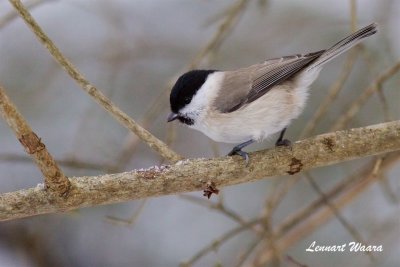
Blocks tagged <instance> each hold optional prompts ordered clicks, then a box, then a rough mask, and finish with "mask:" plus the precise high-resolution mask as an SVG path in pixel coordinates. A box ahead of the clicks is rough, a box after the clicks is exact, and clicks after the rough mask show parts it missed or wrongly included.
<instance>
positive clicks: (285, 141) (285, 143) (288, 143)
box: [275, 139, 292, 146]
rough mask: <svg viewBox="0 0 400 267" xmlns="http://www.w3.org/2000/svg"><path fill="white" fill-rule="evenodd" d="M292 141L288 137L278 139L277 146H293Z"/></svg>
mask: <svg viewBox="0 0 400 267" xmlns="http://www.w3.org/2000/svg"><path fill="white" fill-rule="evenodd" d="M291 145H292V142H291V141H290V140H288V139H283V140H277V141H276V143H275V146H291Z"/></svg>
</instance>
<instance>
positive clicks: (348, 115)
mask: <svg viewBox="0 0 400 267" xmlns="http://www.w3.org/2000/svg"><path fill="white" fill-rule="evenodd" d="M399 70H400V61H398V62H397V63H396V64H394V65H393V66H392V67H390V68H388V69H386V70H385V71H384V72H383V73H381V74H380V75H379V76H378V78H376V79H375V81H374V82H373V83H372V84H371V85H370V86H369V87H367V88H366V89H365V90H364V92H363V93H362V94H361V95H360V96H359V97H358V98H357V99H356V100H354V101H353V103H352V104H351V105H350V107H349V108H348V109H346V112H345V113H344V114H343V115H342V116H340V117H339V118H338V120H337V121H336V122H335V123H334V124H333V127H332V128H331V131H337V130H340V129H343V128H345V127H346V126H347V124H348V123H349V122H350V120H351V119H352V118H353V117H354V116H355V115H356V114H357V112H358V111H359V110H360V109H361V107H362V106H363V105H364V103H365V102H367V100H368V99H369V98H370V97H371V96H372V95H373V94H374V93H375V92H377V91H378V90H379V87H380V86H382V84H383V83H384V82H385V81H386V80H388V79H390V78H391V77H392V76H393V75H395V74H396V72H398V71H399Z"/></svg>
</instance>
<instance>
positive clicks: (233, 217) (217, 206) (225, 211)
mask: <svg viewBox="0 0 400 267" xmlns="http://www.w3.org/2000/svg"><path fill="white" fill-rule="evenodd" d="M180 197H181V198H182V199H184V200H187V201H189V202H191V203H194V204H197V205H200V206H203V207H206V208H209V209H213V210H217V211H219V212H220V213H222V214H224V215H225V216H226V217H228V218H230V219H231V220H233V221H235V222H237V223H238V224H241V225H244V224H246V220H245V219H243V218H242V216H240V215H239V214H237V213H236V212H234V211H233V210H231V209H229V208H228V207H226V206H225V205H224V204H223V203H220V202H218V203H213V202H210V201H208V200H206V199H204V198H199V197H195V196H191V195H180ZM254 230H255V231H256V232H257V233H261V231H260V230H258V229H257V228H254Z"/></svg>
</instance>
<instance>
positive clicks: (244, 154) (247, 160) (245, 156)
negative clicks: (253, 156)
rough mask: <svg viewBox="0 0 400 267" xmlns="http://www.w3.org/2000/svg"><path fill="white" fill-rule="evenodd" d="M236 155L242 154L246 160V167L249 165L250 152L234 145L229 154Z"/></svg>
mask: <svg viewBox="0 0 400 267" xmlns="http://www.w3.org/2000/svg"><path fill="white" fill-rule="evenodd" d="M234 155H239V156H241V157H242V158H243V159H244V160H245V162H246V167H247V166H248V165H249V154H248V153H247V152H244V151H242V149H241V148H236V147H234V148H233V149H232V151H231V152H229V154H228V156H234Z"/></svg>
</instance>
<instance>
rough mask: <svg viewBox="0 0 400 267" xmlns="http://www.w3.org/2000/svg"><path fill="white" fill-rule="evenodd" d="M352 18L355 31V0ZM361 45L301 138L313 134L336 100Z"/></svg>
mask: <svg viewBox="0 0 400 267" xmlns="http://www.w3.org/2000/svg"><path fill="white" fill-rule="evenodd" d="M350 18H351V31H352V32H355V31H356V30H357V3H356V1H355V0H350ZM358 48H359V46H356V47H355V48H354V49H353V50H351V51H350V53H349V55H348V56H347V58H346V61H345V63H344V66H343V68H342V72H341V74H340V76H339V78H338V79H337V80H336V82H335V83H334V84H333V85H332V86H331V88H329V90H328V95H327V96H326V97H325V99H323V100H322V102H321V104H320V105H319V107H318V108H317V110H316V111H315V113H314V115H313V116H312V118H311V119H310V120H309V121H308V122H307V124H306V126H305V127H304V129H303V131H302V132H301V134H300V138H303V137H305V136H309V135H311V134H312V133H313V132H314V130H315V128H316V126H317V124H318V122H319V121H320V120H321V119H322V117H323V116H324V115H325V114H326V112H327V111H328V109H329V107H330V106H331V105H332V103H333V102H334V101H335V100H336V98H337V96H338V95H339V93H340V91H341V90H342V89H343V86H344V84H345V82H346V81H347V79H348V78H349V76H350V73H351V71H352V69H353V66H354V63H355V62H356V60H357V57H358V54H359V49H358Z"/></svg>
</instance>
